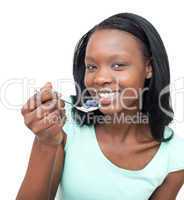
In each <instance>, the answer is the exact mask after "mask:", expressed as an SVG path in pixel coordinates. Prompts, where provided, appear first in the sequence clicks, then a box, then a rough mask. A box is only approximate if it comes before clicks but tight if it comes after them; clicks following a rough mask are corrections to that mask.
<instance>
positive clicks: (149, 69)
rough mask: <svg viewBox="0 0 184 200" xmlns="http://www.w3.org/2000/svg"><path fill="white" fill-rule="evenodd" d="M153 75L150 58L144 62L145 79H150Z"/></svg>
mask: <svg viewBox="0 0 184 200" xmlns="http://www.w3.org/2000/svg"><path fill="white" fill-rule="evenodd" d="M152 75H153V70H152V65H151V60H148V61H147V62H146V79H150V78H151V77H152Z"/></svg>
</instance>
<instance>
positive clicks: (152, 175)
mask: <svg viewBox="0 0 184 200" xmlns="http://www.w3.org/2000/svg"><path fill="white" fill-rule="evenodd" d="M73 76H74V80H75V81H76V83H77V85H78V87H76V92H77V96H75V97H72V101H73V103H74V104H75V103H76V104H77V105H81V104H82V103H81V102H82V101H83V99H85V98H87V99H88V98H92V99H97V100H98V101H99V102H100V104H101V107H100V108H99V110H97V111H94V112H92V113H83V112H80V111H78V110H75V109H73V110H72V111H68V112H69V113H72V114H73V119H74V126H73V128H72V127H71V125H70V124H69V123H68V124H67V123H66V125H65V126H64V130H65V132H66V134H67V141H66V147H65V165H64V169H63V174H62V177H61V184H60V186H59V190H58V198H59V199H60V198H61V197H60V195H61V196H62V198H63V199H66V200H72V199H77V200H78V199H79V200H82V199H85V200H87V199H93V200H94V199H95V200H107V199H109V200H110V199H116V200H120V199H126V200H129V199H131V200H132V199H139V200H148V199H152V200H163V199H164V200H174V199H175V198H176V195H177V192H178V191H179V189H180V188H181V186H182V184H183V182H184V172H183V171H181V170H184V159H183V156H182V154H183V153H184V140H183V139H181V138H178V137H177V136H176V135H175V134H174V132H173V130H172V129H171V128H169V127H168V125H169V123H170V122H171V121H172V120H173V109H172V107H171V105H170V103H169V100H170V91H169V90H168V91H167V92H166V93H164V95H161V93H162V91H163V89H164V88H165V87H167V86H169V84H170V71H169V62H168V58H167V53H166V50H165V48H164V44H163V42H162V40H161V38H160V36H159V34H158V32H157V31H156V30H155V28H154V27H153V26H152V25H151V24H150V22H148V21H147V20H146V19H144V18H142V17H140V16H138V15H135V14H131V13H121V14H117V15H113V16H111V17H109V18H107V19H105V20H104V21H102V22H101V23H99V24H97V25H96V26H95V27H94V28H92V29H91V30H90V31H88V32H87V33H86V34H85V35H84V36H83V37H82V38H81V40H80V41H79V43H78V44H77V46H76V49H75V54H74V65H73ZM78 89H80V91H79V90H78ZM83 91H85V92H83ZM81 93H82V94H84V95H82V96H81V95H80V94H81ZM159 100H160V102H159ZM163 108H164V109H165V110H167V112H164V109H163ZM137 113H141V115H139V116H146V117H147V120H146V123H143V122H142V121H141V123H138V122H140V120H137V121H136V122H135V120H134V121H133V120H132V119H133V118H134V117H135V115H136V114H137ZM122 115H123V116H124V117H122ZM76 116H77V117H76ZM100 117H101V118H100ZM107 117H108V121H107V120H106V119H107ZM127 117H129V119H131V120H130V121H128V122H127V121H126V120H125V118H127ZM117 118H118V120H115V119H117ZM139 118H140V117H139ZM81 119H83V120H81ZM98 119H101V120H98ZM79 123H80V124H79ZM178 171H179V172H178ZM174 172H175V173H174ZM132 188H134V192H132ZM167 190H169V191H170V192H166V191H167ZM59 191H60V192H61V193H60V195H59Z"/></svg>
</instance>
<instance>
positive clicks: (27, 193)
mask: <svg viewBox="0 0 184 200" xmlns="http://www.w3.org/2000/svg"><path fill="white" fill-rule="evenodd" d="M63 160H64V150H63V145H57V146H51V145H46V144H43V143H40V142H39V141H38V140H37V139H36V137H35V140H34V143H33V147H32V151H31V156H30V160H29V164H28V168H27V172H26V175H25V177H24V180H23V182H22V185H21V187H20V190H19V192H18V195H17V198H16V200H53V199H54V197H55V194H56V191H57V188H58V185H59V180H60V176H61V171H62V167H63Z"/></svg>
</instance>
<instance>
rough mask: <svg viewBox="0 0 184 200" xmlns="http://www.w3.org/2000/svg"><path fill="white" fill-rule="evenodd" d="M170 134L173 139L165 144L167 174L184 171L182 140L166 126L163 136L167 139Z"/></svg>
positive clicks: (183, 139)
mask: <svg viewBox="0 0 184 200" xmlns="http://www.w3.org/2000/svg"><path fill="white" fill-rule="evenodd" d="M171 134H173V137H172V138H171V139H170V140H169V141H168V142H167V143H166V146H167V151H168V158H169V162H168V173H170V172H174V171H178V170H184V138H183V137H181V136H180V135H178V134H176V133H175V131H174V130H173V129H172V128H170V127H168V126H167V127H166V129H165V133H164V136H167V137H168V136H170V135H171Z"/></svg>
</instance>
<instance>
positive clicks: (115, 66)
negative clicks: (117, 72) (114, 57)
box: [112, 63, 126, 69]
mask: <svg viewBox="0 0 184 200" xmlns="http://www.w3.org/2000/svg"><path fill="white" fill-rule="evenodd" d="M125 66H126V65H125V64H123V63H114V64H112V68H114V69H121V68H123V67H125Z"/></svg>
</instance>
